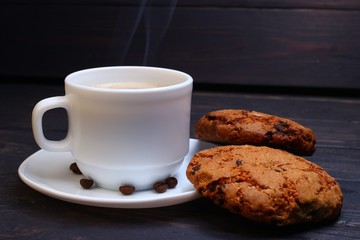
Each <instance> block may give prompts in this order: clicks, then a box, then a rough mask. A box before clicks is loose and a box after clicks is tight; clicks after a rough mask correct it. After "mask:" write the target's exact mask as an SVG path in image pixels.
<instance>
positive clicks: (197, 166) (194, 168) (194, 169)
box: [192, 165, 200, 172]
mask: <svg viewBox="0 0 360 240" xmlns="http://www.w3.org/2000/svg"><path fill="white" fill-rule="evenodd" d="M192 170H193V171H195V172H196V171H198V170H200V165H196V166H193V167H192Z"/></svg>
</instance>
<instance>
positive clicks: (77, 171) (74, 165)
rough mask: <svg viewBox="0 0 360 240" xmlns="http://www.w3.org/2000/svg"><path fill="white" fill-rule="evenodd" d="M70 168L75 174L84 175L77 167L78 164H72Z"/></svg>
mask: <svg viewBox="0 0 360 240" xmlns="http://www.w3.org/2000/svg"><path fill="white" fill-rule="evenodd" d="M69 168H70V170H71V171H73V173H75V174H82V172H81V171H80V169H79V167H78V166H77V164H76V163H72V164H71V165H70V167H69Z"/></svg>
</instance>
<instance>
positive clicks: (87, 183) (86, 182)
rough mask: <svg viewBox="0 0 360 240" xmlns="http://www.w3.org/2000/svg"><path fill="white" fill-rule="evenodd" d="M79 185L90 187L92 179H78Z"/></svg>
mask: <svg viewBox="0 0 360 240" xmlns="http://www.w3.org/2000/svg"><path fill="white" fill-rule="evenodd" d="M80 185H81V186H82V187H83V188H85V189H90V188H91V187H92V186H93V185H94V181H93V180H91V179H86V178H82V179H80Z"/></svg>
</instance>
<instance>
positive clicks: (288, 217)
mask: <svg viewBox="0 0 360 240" xmlns="http://www.w3.org/2000/svg"><path fill="white" fill-rule="evenodd" d="M186 175H187V178H188V179H189V180H190V182H191V183H192V184H193V185H194V187H195V188H196V189H197V191H198V192H199V193H200V194H202V195H203V196H204V197H206V198H208V199H210V200H212V201H213V202H214V203H215V204H216V205H218V206H221V207H223V208H226V209H228V210H229V211H231V212H233V213H236V214H240V215H242V216H243V217H245V218H248V219H251V220H254V221H258V222H264V223H269V224H276V225H278V226H285V225H290V224H297V223H304V222H319V221H323V220H330V219H334V218H336V217H337V216H338V215H339V214H340V212H341V208H342V201H343V194H342V192H341V188H340V185H339V184H338V183H337V182H336V180H335V179H334V178H333V177H331V176H330V175H329V174H328V173H327V172H326V171H325V170H324V169H323V168H321V167H320V166H318V165H316V164H314V163H311V162H309V161H307V160H306V159H304V158H302V157H299V156H296V155H293V154H291V153H289V152H286V151H283V150H279V149H274V148H269V147H266V146H252V145H241V146H239V145H229V146H220V147H215V148H211V149H207V150H203V151H200V152H198V153H197V154H195V155H194V157H193V158H192V159H191V161H190V163H189V165H188V167H187V171H186Z"/></svg>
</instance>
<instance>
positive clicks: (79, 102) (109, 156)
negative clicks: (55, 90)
mask: <svg viewBox="0 0 360 240" xmlns="http://www.w3.org/2000/svg"><path fill="white" fill-rule="evenodd" d="M122 82H133V83H134V82H136V83H137V82H146V83H149V84H156V85H158V86H160V87H153V88H143V89H111V88H98V87H95V85H98V84H107V83H122ZM192 83H193V79H192V77H191V76H189V75H188V74H186V73H183V72H179V71H176V70H171V69H165V68H155V67H125V66H121V67H102V68H93V69H86V70H82V71H78V72H74V73H72V74H70V75H68V76H67V77H66V79H65V92H66V94H65V96H59V97H51V98H47V99H44V100H42V101H40V102H39V103H38V104H37V105H36V106H35V107H34V110H33V118H32V124H33V133H34V138H35V140H36V142H37V144H38V145H39V146H40V147H41V148H42V149H44V150H47V151H70V152H71V153H72V155H73V157H74V159H75V161H76V163H77V165H78V167H79V168H80V170H81V171H82V173H83V174H84V175H85V176H86V177H88V178H90V179H92V180H94V182H95V184H96V185H97V186H99V187H103V188H107V189H114V190H118V189H119V186H122V185H132V186H134V187H135V188H136V190H145V189H150V188H152V186H153V184H154V183H155V182H157V181H161V180H165V179H166V178H167V177H169V176H172V175H174V174H175V173H176V172H177V170H178V169H179V167H180V166H181V164H182V162H183V159H184V157H185V156H186V154H187V152H188V150H189V134H190V133H189V132H190V108H191V94H192ZM54 108H64V109H66V111H67V114H68V119H69V120H68V121H69V129H68V134H67V136H66V138H65V139H62V140H59V141H53V140H48V139H46V138H45V136H44V133H43V126H42V118H43V115H44V113H45V112H46V111H48V110H50V109H54ZM49 161H51V159H49Z"/></svg>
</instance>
